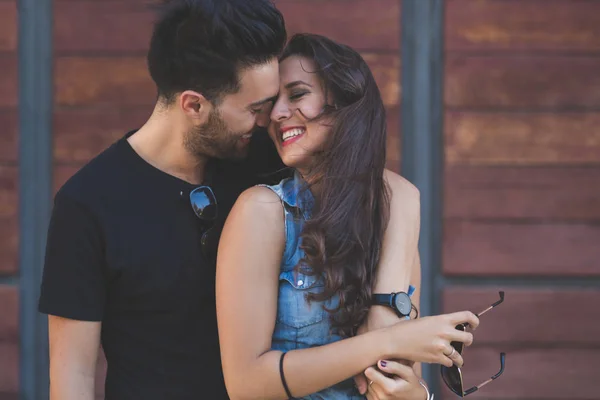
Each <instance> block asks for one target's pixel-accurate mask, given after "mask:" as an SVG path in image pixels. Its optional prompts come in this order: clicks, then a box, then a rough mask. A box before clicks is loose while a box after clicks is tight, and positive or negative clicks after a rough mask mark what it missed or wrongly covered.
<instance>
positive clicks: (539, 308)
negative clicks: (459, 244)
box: [441, 286, 600, 348]
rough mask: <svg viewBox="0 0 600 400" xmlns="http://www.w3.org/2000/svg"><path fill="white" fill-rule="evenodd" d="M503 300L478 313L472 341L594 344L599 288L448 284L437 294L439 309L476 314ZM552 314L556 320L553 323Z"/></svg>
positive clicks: (598, 335)
mask: <svg viewBox="0 0 600 400" xmlns="http://www.w3.org/2000/svg"><path fill="white" fill-rule="evenodd" d="M499 290H504V292H505V297H504V302H503V303H502V304H501V305H499V306H498V307H496V308H494V309H493V310H492V311H490V312H488V313H486V314H484V315H482V316H481V320H480V325H479V327H478V328H477V331H476V332H475V341H474V343H475V345H476V346H490V345H493V346H496V347H502V346H511V347H521V348H527V347H536V348H541V347H544V348H546V347H561V346H563V347H571V346H578V347H590V348H591V347H598V346H599V345H600V319H598V318H594V317H592V316H593V315H596V314H597V311H596V309H597V305H598V304H600V291H599V290H594V289H585V290H584V289H560V288H526V287H525V288H514V287H506V288H503V287H494V288H473V287H461V286H451V287H447V288H446V289H444V291H443V293H442V298H441V300H442V312H444V313H448V312H456V311H462V310H470V311H473V312H475V313H478V312H480V311H482V310H484V309H486V308H487V307H488V306H489V305H490V304H492V303H494V302H495V301H497V300H498V298H499V295H498V291H499ZM557 317H559V318H560V323H557V320H556V319H557Z"/></svg>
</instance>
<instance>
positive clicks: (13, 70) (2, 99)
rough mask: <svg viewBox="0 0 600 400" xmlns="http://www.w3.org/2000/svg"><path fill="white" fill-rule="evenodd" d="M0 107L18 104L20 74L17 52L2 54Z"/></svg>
mask: <svg viewBox="0 0 600 400" xmlns="http://www.w3.org/2000/svg"><path fill="white" fill-rule="evenodd" d="M0 71H2V73H0V107H12V108H16V107H17V106H18V103H19V100H18V94H17V91H18V88H17V84H18V79H17V78H18V76H17V55H16V53H14V52H13V53H2V54H0Z"/></svg>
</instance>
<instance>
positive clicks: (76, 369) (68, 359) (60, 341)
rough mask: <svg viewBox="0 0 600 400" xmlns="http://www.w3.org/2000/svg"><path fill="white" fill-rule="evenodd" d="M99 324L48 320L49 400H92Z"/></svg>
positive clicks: (54, 318) (70, 320)
mask: <svg viewBox="0 0 600 400" xmlns="http://www.w3.org/2000/svg"><path fill="white" fill-rule="evenodd" d="M100 327H101V323H100V322H90V321H77V320H72V319H67V318H62V317H57V316H54V315H49V316H48V337H49V344H50V400H93V399H94V397H95V377H96V362H97V360H98V349H99V348H100Z"/></svg>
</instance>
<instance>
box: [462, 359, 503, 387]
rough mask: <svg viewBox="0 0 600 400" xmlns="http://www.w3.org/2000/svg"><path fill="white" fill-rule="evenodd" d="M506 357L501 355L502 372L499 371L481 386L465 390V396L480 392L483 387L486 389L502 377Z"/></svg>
mask: <svg viewBox="0 0 600 400" xmlns="http://www.w3.org/2000/svg"><path fill="white" fill-rule="evenodd" d="M505 357H506V354H505V353H500V371H498V373H497V374H496V375H494V376H492V377H491V378H490V379H488V380H487V381H485V382H482V383H481V384H479V385H477V386H473V387H472V388H471V389H469V390H465V393H464V396H466V395H468V394H471V393H474V392H476V391H478V390H479V389H481V388H482V387H484V386H485V385H487V384H488V383H490V382H491V381H493V380H494V379H496V378H498V377H499V376H500V375H502V373H503V372H504V359H505Z"/></svg>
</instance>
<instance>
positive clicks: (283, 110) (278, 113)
mask: <svg viewBox="0 0 600 400" xmlns="http://www.w3.org/2000/svg"><path fill="white" fill-rule="evenodd" d="M291 115H292V113H291V111H290V108H289V106H288V104H287V103H286V102H285V101H281V100H277V102H276V103H275V104H274V105H273V110H272V111H271V120H273V121H283V120H286V119H288V118H289V117H290V116H291Z"/></svg>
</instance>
